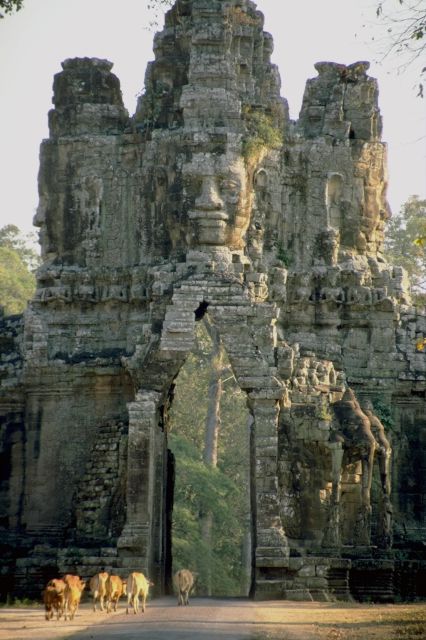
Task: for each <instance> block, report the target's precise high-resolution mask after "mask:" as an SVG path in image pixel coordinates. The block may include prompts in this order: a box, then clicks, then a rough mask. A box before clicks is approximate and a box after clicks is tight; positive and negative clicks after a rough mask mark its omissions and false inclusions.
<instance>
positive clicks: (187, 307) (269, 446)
mask: <svg viewBox="0 0 426 640" xmlns="http://www.w3.org/2000/svg"><path fill="white" fill-rule="evenodd" d="M200 309H203V310H204V309H207V312H208V313H209V316H210V319H211V322H212V323H213V324H214V326H215V327H216V328H217V330H218V332H219V335H220V338H221V340H222V342H223V344H224V346H225V348H226V351H227V353H228V357H229V360H230V363H231V366H232V369H233V371H234V373H235V376H236V379H237V381H238V383H239V385H240V387H241V388H242V389H243V390H245V391H246V393H247V401H248V407H249V411H250V414H251V416H252V426H251V430H252V433H251V438H252V446H251V460H250V466H251V469H252V471H251V473H250V476H251V479H252V480H251V482H252V486H251V495H252V497H251V504H252V524H253V532H252V537H253V540H254V545H255V557H256V566H257V567H258V571H259V576H258V579H257V582H258V585H257V588H258V589H259V586H260V584H261V583H262V575H261V570H262V568H263V567H270V566H273V567H284V566H287V564H288V557H289V548H288V542H287V539H286V536H285V534H284V531H283V527H282V523H281V518H280V507H279V498H278V478H277V451H278V428H277V427H278V415H279V409H280V404H282V403H283V401H284V397H285V395H286V389H285V386H284V385H283V383H282V382H280V380H279V378H278V376H277V367H276V355H275V349H276V330H275V323H276V315H277V308H276V306H275V305H274V304H269V303H258V304H254V303H253V301H252V300H251V299H250V296H249V294H248V292H247V289H246V288H245V287H243V286H242V285H241V284H240V283H239V282H238V281H237V280H236V279H235V278H233V279H232V280H231V279H230V278H229V277H227V276H226V274H222V275H221V274H216V275H215V274H210V275H205V276H196V275H194V276H190V277H189V278H187V279H185V280H184V281H183V282H182V283H179V284H178V285H177V286H176V288H175V289H174V292H173V295H172V299H171V304H169V305H168V306H167V307H166V310H165V320H164V322H163V328H162V332H161V334H160V335H159V336H158V340H157V341H156V342H155V344H153V345H152V346H151V348H150V349H149V351H148V353H147V354H146V357H145V358H144V360H143V363H142V366H140V363H137V362H132V363H131V364H130V366H131V367H132V369H133V367H135V369H136V376H137V381H138V382H137V384H138V390H137V393H136V398H135V400H134V401H133V402H132V403H130V405H129V453H128V455H129V457H128V474H127V520H126V525H125V527H124V530H123V532H122V534H121V536H120V538H119V540H118V547H119V549H120V552H121V554H122V555H124V556H125V555H127V554H128V555H129V556H135V555H136V556H141V555H142V557H143V562H144V564H145V563H146V564H147V566H151V567H154V566H155V565H157V566H160V567H163V570H165V571H167V569H168V568H169V567H170V562H169V559H168V557H167V555H168V554H169V553H170V548H169V546H168V540H169V535H168V534H169V531H168V530H167V495H166V493H165V491H164V487H167V484H168V483H167V459H168V458H167V456H165V455H164V453H165V448H166V447H167V439H166V433H167V424H166V422H167V418H166V419H165V418H164V416H165V415H167V411H165V409H167V405H168V397H169V390H170V386H171V384H172V382H173V380H174V378H175V377H176V376H177V374H178V372H179V369H180V367H181V366H182V364H183V362H184V360H185V358H186V356H187V354H188V352H189V351H190V350H191V349H192V347H193V337H194V329H195V326H194V325H195V321H196V317H197V312H198V311H199V310H200ZM153 369H154V370H158V369H160V370H161V376H158V378H157V379H156V380H155V381H153V380H152V376H151V374H150V373H149V372H150V371H152V370H153ZM133 370H134V369H133ZM160 424H162V425H164V427H165V429H163V430H160V428H159V425H160ZM154 451H157V452H158V453H157V455H156V456H155V455H153V453H152V452H154ZM141 461H144V462H145V463H144V464H141ZM161 478H163V479H164V480H163V482H161ZM142 487H143V490H141V488H142ZM165 518H166V519H165ZM168 577H169V576H162V578H163V580H164V578H168Z"/></svg>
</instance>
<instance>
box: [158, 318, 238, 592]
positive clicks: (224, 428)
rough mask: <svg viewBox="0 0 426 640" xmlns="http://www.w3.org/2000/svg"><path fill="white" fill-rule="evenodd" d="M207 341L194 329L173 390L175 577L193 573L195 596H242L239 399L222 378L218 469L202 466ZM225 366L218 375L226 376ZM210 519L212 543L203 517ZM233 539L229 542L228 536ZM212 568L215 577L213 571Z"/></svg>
mask: <svg viewBox="0 0 426 640" xmlns="http://www.w3.org/2000/svg"><path fill="white" fill-rule="evenodd" d="M212 347H213V344H212V340H211V338H210V337H209V335H208V332H207V331H206V328H205V326H204V324H203V323H198V324H197V346H196V348H195V350H194V351H193V352H192V353H191V354H190V355H189V357H188V359H187V361H186V363H185V365H184V367H183V368H182V370H181V372H180V374H179V376H178V378H177V383H176V394H175V399H174V402H173V405H172V408H171V432H170V434H169V446H170V448H171V449H172V451H173V453H174V455H175V458H176V487H175V496H174V509H173V562H174V570H176V569H179V568H181V567H189V568H190V569H192V570H193V571H196V572H197V574H198V577H197V593H198V594H199V595H201V594H206V593H211V594H212V595H233V596H235V595H242V594H245V591H244V590H245V589H246V588H247V576H246V573H245V562H244V557H245V553H246V551H247V549H246V546H245V543H246V539H247V536H246V534H247V530H248V526H247V517H248V516H247V513H248V510H249V507H248V493H247V489H248V465H249V462H248V459H249V454H248V434H247V410H246V408H245V395H244V394H243V393H242V392H241V390H240V389H239V387H238V386H237V384H236V382H235V380H234V378H233V376H232V373H230V372H229V370H228V372H227V373H224V374H223V379H222V392H221V395H220V418H219V421H220V435H219V438H218V451H217V456H218V459H217V465H216V466H214V465H213V464H210V463H208V464H206V460H205V448H206V447H205V436H206V424H207V423H208V417H209V416H208V413H209V411H208V395H209V394H208V389H209V386H210V384H211V377H212V371H213V369H212V358H214V357H216V356H217V354H215V351H214V349H213V348H212ZM224 364H225V365H226V362H224V363H222V371H224V372H225V371H227V368H226V366H223V365H224ZM208 513H210V514H211V520H212V531H211V542H210V543H209V541H208V540H206V539H205V535H204V533H205V517H206V515H207V514H208ZM230 532H232V535H229V534H230ZM212 567H213V570H212Z"/></svg>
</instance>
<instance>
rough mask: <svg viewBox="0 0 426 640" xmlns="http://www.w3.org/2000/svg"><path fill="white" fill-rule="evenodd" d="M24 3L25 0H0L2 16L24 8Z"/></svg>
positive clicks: (0, 16)
mask: <svg viewBox="0 0 426 640" xmlns="http://www.w3.org/2000/svg"><path fill="white" fill-rule="evenodd" d="M23 4H24V0H0V18H4V14H3V13H2V11H4V12H5V13H13V12H14V11H19V9H22V5H23Z"/></svg>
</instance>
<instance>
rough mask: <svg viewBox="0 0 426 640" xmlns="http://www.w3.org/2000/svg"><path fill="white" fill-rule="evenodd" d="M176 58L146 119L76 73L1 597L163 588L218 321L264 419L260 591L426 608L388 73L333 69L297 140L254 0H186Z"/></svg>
mask: <svg viewBox="0 0 426 640" xmlns="http://www.w3.org/2000/svg"><path fill="white" fill-rule="evenodd" d="M154 51H155V60H154V61H153V62H152V63H150V64H149V66H148V70H147V73H146V80H145V92H144V93H143V95H141V96H140V98H139V101H138V105H137V109H136V113H135V115H134V116H133V117H129V115H128V113H127V111H126V110H125V108H124V106H123V103H122V98H121V92H120V86H119V81H118V79H117V78H116V76H115V75H113V74H112V73H111V67H112V64H111V63H110V62H108V61H106V60H99V59H87V58H84V59H69V60H66V61H65V62H63V63H62V68H63V70H62V71H61V72H60V73H58V74H57V75H56V76H55V80H54V95H53V103H54V108H53V109H52V110H51V111H50V113H49V127H50V137H49V139H48V140H45V141H43V143H42V146H41V154H40V162H41V166H40V174H39V193H40V202H39V207H38V210H37V214H36V216H35V220H34V222H35V224H36V225H37V226H38V227H40V242H41V247H42V257H43V264H42V266H41V267H40V269H39V270H38V274H37V291H36V294H35V296H34V299H33V300H32V301H31V303H30V304H29V306H28V308H27V310H26V312H25V314H24V316H23V317H11V318H2V319H1V326H0V337H1V341H0V349H1V355H2V359H1V361H0V366H1V377H0V416H1V420H2V421H1V431H0V453H1V456H2V458H1V461H2V470H1V475H0V505H1V506H2V513H1V520H0V528H1V537H2V541H3V545H4V553H2V558H1V559H0V564H1V572H0V574H1V576H2V578H1V579H0V588H1V592H2V594H3V595H4V596H5V594H6V593H8V592H15V593H16V594H19V593H28V592H29V591H31V589H33V590H37V591H38V590H39V588H40V587H41V586H42V585H43V582H44V581H45V579H46V578H47V577H51V576H52V573H57V572H78V573H80V574H81V575H83V576H89V575H91V574H93V573H94V572H95V571H97V570H99V569H100V568H101V567H105V568H110V570H113V571H114V572H117V573H120V574H123V575H125V574H126V573H128V572H129V571H131V570H144V571H146V572H148V573H149V574H150V577H152V579H154V581H155V582H156V588H157V592H162V591H164V589H165V588H166V583H167V579H168V576H169V574H170V566H171V557H170V553H171V552H170V520H171V502H172V501H171V483H170V456H169V453H168V447H167V420H168V408H169V404H170V401H171V395H172V394H171V389H172V387H173V381H174V379H175V377H176V376H177V374H178V372H179V370H180V368H181V366H182V364H183V362H184V361H185V358H186V356H187V354H188V352H189V351H190V350H191V348H192V344H193V334H194V323H195V322H196V320H197V319H198V318H200V317H202V316H203V314H204V313H208V314H209V319H210V320H211V322H212V323H213V324H214V325H215V327H216V329H217V330H218V332H219V335H220V337H221V340H222V342H223V345H224V347H225V349H226V351H227V354H228V357H229V360H230V363H231V366H232V369H233V371H234V374H235V376H236V379H237V381H238V384H239V385H240V387H241V389H243V390H244V391H245V392H246V394H247V403H248V409H249V412H250V415H251V418H252V433H251V436H252V437H251V440H252V446H251V454H250V455H251V460H250V466H251V469H250V476H251V504H252V533H253V541H254V554H253V588H252V593H253V595H254V596H256V597H259V598H261V597H264V598H268V597H269V598H290V597H297V598H299V599H300V598H306V599H312V598H322V599H324V598H329V597H332V596H339V597H348V596H349V594H352V595H354V596H355V597H358V598H364V597H368V598H376V599H381V600H388V599H390V598H392V597H394V595H395V594H398V595H400V596H401V595H403V596H404V597H406V596H407V595H408V596H410V595H412V596H415V595H416V594H417V595H419V594H420V591H419V589H420V586H419V585H421V584H424V580H423V581H422V579H421V577H422V576H423V575H424V572H425V567H426V560H425V559H424V558H422V557H420V556H419V551H418V549H419V546H418V544H417V543H418V542H419V541H421V540H422V537H423V538H424V535H423V534H424V522H425V517H426V506H425V505H426V500H425V499H424V496H425V493H426V491H425V486H424V474H423V475H422V474H421V473H419V469H423V468H425V454H424V448H423V447H422V438H423V437H424V430H425V428H426V427H425V418H424V416H425V410H424V409H425V407H424V398H425V379H426V362H425V357H424V354H423V353H421V352H419V351H417V352H416V347H415V340H414V338H415V337H416V336H417V337H419V336H420V337H421V336H424V335H426V321H425V316H424V314H422V313H420V311H419V310H417V309H416V308H415V307H414V306H413V305H412V303H411V299H410V291H409V285H408V282H407V280H406V277H405V275H404V272H403V270H402V269H400V268H397V267H392V266H391V265H388V264H387V263H386V261H385V260H384V257H383V254H382V247H383V238H384V227H385V222H386V219H387V218H388V216H389V211H388V206H387V203H386V181H387V176H386V148H385V145H384V143H382V142H381V140H380V135H381V117H380V112H379V109H378V105H377V100H378V90H377V83H376V81H375V80H374V79H373V78H370V77H369V76H368V75H367V70H368V63H365V62H357V63H354V64H352V65H349V66H345V65H341V64H337V63H331V62H320V63H318V64H317V65H316V70H317V72H318V75H317V77H315V78H313V79H311V80H309V81H308V84H307V87H306V91H305V95H304V100H303V105H302V109H301V113H300V118H299V120H298V121H297V122H293V121H291V120H290V119H289V116H288V109H287V103H286V101H285V100H284V99H283V98H281V97H280V79H279V75H278V72H277V69H276V67H275V66H274V65H273V64H271V61H270V56H271V52H272V39H271V36H270V35H269V34H267V33H265V32H264V31H263V16H262V14H261V13H260V12H259V11H257V9H256V6H255V4H254V3H253V2H251V1H250V0H229V1H226V2H225V1H221V0H177V2H176V3H175V5H174V6H173V8H172V9H171V10H170V11H169V12H168V13H167V14H166V18H165V26H164V29H163V31H162V32H161V33H159V34H157V35H156V36H155V40H154ZM361 407H364V409H362V408H361ZM375 407H376V408H377V407H378V408H379V409H380V411H381V414H380V415H381V417H382V418H383V419H384V418H386V416H388V417H389V416H391V420H388V421H387V422H386V421H385V420H384V421H385V422H386V424H385V425H384V424H383V423H382V421H381V420H379V418H378V416H377V415H375V413H374V412H375V411H376V409H375ZM379 409H377V411H378V410H379ZM390 426H391V427H392V430H391V431H390V430H389V427H390ZM392 450H393V451H394V452H395V451H396V453H397V455H396V456H395V457H394V464H393V468H392V476H391V466H390V461H391V458H392ZM393 536H395V539H396V541H397V542H398V545H397V548H398V549H402V551H403V553H402V554H401V556H398V554H397V553H396V552H394V551H392V543H393ZM416 545H417V546H416ZM412 550H413V553H416V554H417V555H416V556H415V558H416V564H415V566H414V565H413V562H412V556H411V555H410V554H411V552H412ZM407 558H408V559H407ZM413 572H414V573H413ZM408 574H409V575H410V584H412V585H414V586H413V588H412V593H411V592H410V593H409V594H408V593H407V589H406V588H405V587H403V585H404V584H406V581H405V576H406V575H408ZM414 574H415V575H416V576H417V578H416V581H413V575H414ZM415 585H417V587H416V586H415ZM404 589H405V591H404ZM420 595H421V594H420ZM423 595H424V594H423Z"/></svg>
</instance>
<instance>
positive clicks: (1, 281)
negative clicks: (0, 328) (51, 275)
mask: <svg viewBox="0 0 426 640" xmlns="http://www.w3.org/2000/svg"><path fill="white" fill-rule="evenodd" d="M29 241H30V238H29V237H28V236H23V235H22V234H21V232H20V230H19V229H18V227H16V226H15V225H12V224H9V225H6V226H5V227H2V228H1V229H0V304H1V306H2V307H3V308H4V311H5V313H6V314H7V315H11V314H16V313H22V311H23V310H24V309H25V307H26V305H27V302H28V300H30V299H31V298H32V296H33V293H34V290H35V276H34V273H33V269H34V268H35V267H36V266H37V264H38V261H39V257H38V255H37V253H36V252H35V250H34V249H33V248H32V247H31V246H30V245H29Z"/></svg>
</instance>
